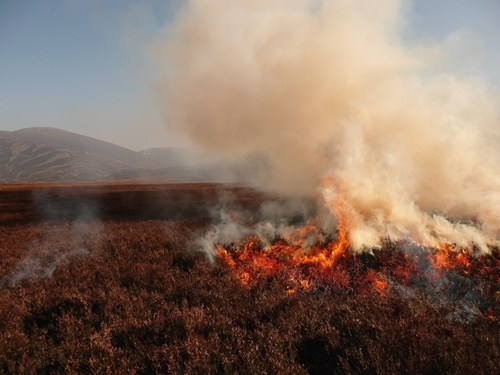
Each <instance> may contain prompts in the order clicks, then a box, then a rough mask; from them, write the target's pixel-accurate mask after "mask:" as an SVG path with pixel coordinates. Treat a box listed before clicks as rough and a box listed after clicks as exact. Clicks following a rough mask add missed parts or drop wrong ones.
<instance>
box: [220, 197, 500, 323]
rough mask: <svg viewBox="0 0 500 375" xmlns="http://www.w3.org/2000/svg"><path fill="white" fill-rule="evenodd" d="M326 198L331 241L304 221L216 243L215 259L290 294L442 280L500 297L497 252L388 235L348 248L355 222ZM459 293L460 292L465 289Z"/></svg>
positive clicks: (343, 206) (251, 281) (248, 282)
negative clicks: (366, 247)
mask: <svg viewBox="0 0 500 375" xmlns="http://www.w3.org/2000/svg"><path fill="white" fill-rule="evenodd" d="M329 198H331V197H329ZM329 202H330V204H331V207H330V208H331V210H332V212H334V213H335V216H336V217H337V219H338V224H337V236H336V238H335V239H334V240H325V238H327V236H325V235H324V233H322V231H321V230H320V229H319V228H320V226H319V225H317V224H316V223H315V222H314V220H309V221H308V222H307V223H306V225H304V226H302V227H299V228H296V229H295V230H293V231H292V232H289V233H287V234H286V235H283V236H282V237H281V238H278V239H275V240H274V242H272V243H271V244H269V243H268V242H266V241H265V240H264V239H262V238H260V237H259V236H256V235H254V236H250V237H248V238H247V239H246V240H245V241H244V242H243V243H242V244H239V245H236V244H234V243H233V244H231V245H227V244H219V245H218V246H217V254H218V257H219V259H220V260H221V261H222V262H223V263H224V264H226V265H227V266H228V267H229V268H230V269H231V270H232V271H233V273H234V274H235V276H236V277H237V279H238V280H239V281H240V283H241V285H243V286H244V287H246V288H254V287H256V286H257V285H258V284H259V283H260V282H262V281H265V280H268V279H270V278H272V279H274V280H277V281H278V282H279V283H281V284H282V285H283V290H284V292H286V293H288V294H290V295H294V294H296V293H298V292H308V291H313V290H319V289H324V288H327V289H333V290H339V291H344V292H345V291H347V292H356V293H359V294H361V295H365V296H367V295H369V294H370V293H376V294H378V295H379V296H380V297H386V296H387V295H388V294H390V293H392V292H393V291H394V289H393V287H394V286H395V285H399V286H403V287H404V288H414V289H415V290H419V288H421V289H420V290H422V291H429V290H430V291H432V290H436V292H435V293H441V292H442V288H443V285H445V288H449V290H450V293H455V294H456V293H458V292H457V290H458V289H457V288H462V287H463V288H465V287H466V286H467V285H472V287H471V288H475V289H474V290H476V291H477V290H480V291H481V292H482V293H483V292H484V293H489V294H491V295H493V297H492V298H493V300H495V301H496V300H498V301H499V302H500V297H499V296H500V290H498V289H499V288H498V283H499V282H500V259H499V258H500V256H499V255H498V252H495V253H494V254H495V255H492V256H491V257H489V258H487V257H482V258H481V257H479V258H478V257H473V255H472V252H471V249H464V248H459V247H457V246H456V245H452V244H443V245H441V246H437V247H426V246H418V245H416V244H415V243H414V242H412V241H411V240H399V241H397V242H393V241H390V240H389V239H386V240H382V241H381V243H382V246H381V248H379V249H374V250H372V251H373V253H370V252H368V253H367V252H365V253H360V252H356V251H351V249H352V246H351V243H350V240H349V231H350V229H351V228H352V227H353V225H355V223H354V222H353V214H352V210H351V208H350V206H349V204H348V202H346V201H345V200H343V199H342V198H341V197H335V199H329ZM310 238H315V239H316V242H315V243H314V244H312V242H311V241H309V239H310ZM411 254H412V255H411ZM448 275H450V276H448ZM448 277H449V278H448ZM446 278H448V279H446ZM460 278H462V279H463V280H465V279H464V278H467V279H468V280H469V281H467V282H459V281H457V280H462V279H460ZM443 279H446V280H447V281H446V282H445V283H444V284H443V283H442V282H440V280H443ZM483 279H484V281H485V282H490V281H491V282H493V283H494V285H496V286H495V287H488V288H483V287H482V286H481V285H478V283H480V282H481V280H483ZM457 283H458V284H457ZM422 285H427V286H422ZM433 288H437V289H433ZM439 288H441V289H439ZM399 290H405V289H401V288H400V289H399ZM460 293H461V295H466V294H467V293H468V291H467V290H464V291H461V292H460ZM452 298H457V297H456V296H455V297H452ZM483 315H484V316H485V317H487V318H488V319H490V320H494V319H496V317H495V315H494V314H493V313H491V309H489V308H487V307H485V310H484V312H483Z"/></svg>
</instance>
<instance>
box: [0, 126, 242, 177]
mask: <svg viewBox="0 0 500 375" xmlns="http://www.w3.org/2000/svg"><path fill="white" fill-rule="evenodd" d="M237 169H238V167H237V166H234V165H233V166H229V165H227V164H224V163H221V162H220V161H217V160H216V159H215V158H213V157H211V158H207V156H206V155H204V154H203V153H201V152H200V151H196V150H189V149H183V148H175V147H171V148H157V149H155V148H153V149H148V150H144V151H139V152H136V151H133V150H129V149H127V148H124V147H121V146H117V145H115V144H112V143H109V142H105V141H101V140H98V139H94V138H91V137H87V136H84V135H80V134H75V133H72V132H68V131H64V130H60V129H55V128H43V127H38V128H27V129H21V130H17V131H13V132H8V131H0V183H2V182H3V183H23V182H30V183H33V182H81V181H111V180H112V181H115V180H118V181H121V180H127V181H129V180H138V179H139V180H146V181H150V182H176V181H212V182H217V181H230V180H232V179H234V178H233V175H234V174H235V173H236V170H237Z"/></svg>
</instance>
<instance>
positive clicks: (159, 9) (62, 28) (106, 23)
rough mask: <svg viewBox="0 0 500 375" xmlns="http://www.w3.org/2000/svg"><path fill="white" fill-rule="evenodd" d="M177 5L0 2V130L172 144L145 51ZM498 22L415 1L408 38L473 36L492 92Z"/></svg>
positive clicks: (489, 13)
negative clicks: (53, 130) (43, 129)
mask: <svg viewBox="0 0 500 375" xmlns="http://www.w3.org/2000/svg"><path fill="white" fill-rule="evenodd" d="M179 3H182V1H159V0H146V1H132V0H121V1H120V0H107V1H106V0H48V1H37V0H0V130H15V129H20V128H24V127H31V126H53V127H58V128H61V129H65V130H69V131H73V132H77V133H81V134H85V135H89V136H92V137H96V138H99V139H103V140H106V141H110V142H113V143H117V144H120V145H122V146H125V147H128V148H131V149H134V150H140V149H144V148H148V147H159V146H172V145H178V144H179V142H182V141H180V138H179V137H177V136H175V135H174V134H171V133H169V131H168V130H167V127H166V126H165V124H164V123H163V121H162V115H161V108H160V105H159V103H158V99H157V97H156V96H155V94H154V78H153V77H154V74H153V72H152V71H151V69H150V68H151V67H150V66H149V65H148V62H147V61H146V58H145V56H144V48H143V45H144V44H145V42H146V40H148V38H149V37H151V36H153V35H154V34H155V33H156V32H157V31H158V30H159V29H160V27H161V26H162V25H164V24H166V23H168V22H169V20H170V19H171V18H172V17H173V15H174V13H175V9H176V7H177V6H178V5H179ZM498 20H500V1H498V0H440V1H433V0H415V1H414V6H413V9H412V11H411V18H410V29H409V32H408V35H407V37H408V38H409V39H413V40H418V39H422V38H423V39H429V40H430V39H442V38H445V37H446V36H447V35H449V34H450V33H452V32H454V31H456V30H467V31H469V32H471V33H473V34H474V35H475V37H476V41H480V43H478V45H479V47H478V49H477V52H478V54H480V55H482V58H481V59H479V62H477V61H476V60H474V61H476V62H475V64H476V65H477V67H476V68H477V70H478V73H479V74H481V75H483V76H484V77H485V78H486V79H487V80H488V81H490V82H491V83H492V84H493V85H497V86H498V85H499V84H500V73H499V71H500V69H498V66H499V65H500V23H499V22H498ZM458 63H461V62H458Z"/></svg>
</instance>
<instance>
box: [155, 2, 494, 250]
mask: <svg viewBox="0 0 500 375" xmlns="http://www.w3.org/2000/svg"><path fill="white" fill-rule="evenodd" d="M409 5H410V4H409V3H407V2H406V1H402V0H380V1H372V0H210V1H206V0H189V1H187V2H186V5H185V7H184V8H183V9H182V10H181V11H180V12H179V13H178V14H177V16H176V18H175V19H174V21H173V22H172V23H170V24H169V25H168V26H167V27H166V28H165V30H164V33H163V34H162V36H161V37H159V39H158V40H157V41H156V43H155V44H154V46H155V56H156V58H157V59H158V62H159V64H158V66H159V67H160V73H161V77H162V78H161V83H160V84H159V85H158V90H159V92H160V95H161V98H162V101H163V103H164V104H165V105H164V108H165V117H166V122H167V123H168V126H171V127H174V128H176V129H177V130H181V131H183V132H185V133H186V134H187V135H188V136H189V137H190V138H191V139H192V140H193V141H195V142H196V143H197V144H199V145H201V146H203V147H204V148H206V149H209V150H216V151H219V152H223V153H225V154H227V155H228V156H229V157H232V158H234V157H236V156H239V155H242V154H246V153H254V154H256V153H257V154H259V155H262V156H263V157H265V158H267V165H268V166H269V168H270V173H269V174H268V177H269V178H268V179H266V180H260V181H256V182H255V183H256V185H258V186H259V187H260V188H266V189H268V190H272V191H274V192H282V193H285V194H306V195H307V194H311V193H312V192H316V191H317V189H318V187H319V189H320V194H321V196H322V199H323V201H324V203H325V204H326V205H327V206H328V207H331V209H332V213H333V214H335V215H336V216H339V215H340V216H343V218H342V219H344V220H346V221H347V222H348V225H349V236H350V242H351V246H352V248H353V249H354V250H360V249H363V248H364V247H372V246H377V245H379V244H380V241H381V238H383V237H390V238H391V239H394V240H397V239H401V238H410V239H412V240H414V241H415V242H417V243H421V244H424V245H429V246H434V245H438V244H440V243H444V242H446V243H456V244H457V245H459V246H470V245H471V244H474V245H476V246H477V247H479V248H480V249H482V250H484V251H486V250H487V246H488V245H496V244H497V243H498V241H497V235H498V229H499V225H500V217H499V211H498V208H499V207H500V173H499V172H500V163H499V158H498V152H497V150H498V142H497V140H496V138H495V134H494V131H495V126H497V124H498V123H499V121H498V120H499V116H498V115H499V114H498V111H497V108H498V106H497V104H498V103H497V98H496V97H495V96H494V95H493V94H492V93H491V90H490V89H489V88H488V86H487V84H486V83H485V82H483V81H482V80H481V79H479V78H477V77H474V76H471V75H466V74H456V73H453V72H448V73H443V71H445V68H443V67H441V66H439V57H440V56H441V55H443V54H444V53H445V48H446V46H445V43H442V44H440V43H437V42H435V43H434V44H432V45H429V46H426V45H425V44H424V43H416V42H413V43H411V44H410V43H408V42H406V41H405V39H404V31H405V27H407V25H406V21H405V16H406V15H407V13H408V9H409ZM457 35H458V36H455V37H458V38H459V37H460V34H457ZM339 207H341V210H340V211H339ZM451 217H453V218H460V219H468V220H469V222H468V223H467V222H464V221H463V220H462V221H456V220H451V219H450V218H451ZM339 219H340V218H339ZM471 223H472V224H471Z"/></svg>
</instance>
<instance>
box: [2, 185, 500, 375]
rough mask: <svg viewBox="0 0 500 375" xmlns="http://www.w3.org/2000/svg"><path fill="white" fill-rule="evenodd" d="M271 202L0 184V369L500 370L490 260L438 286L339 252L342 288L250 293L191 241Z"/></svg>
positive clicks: (261, 286)
mask: <svg viewBox="0 0 500 375" xmlns="http://www.w3.org/2000/svg"><path fill="white" fill-rule="evenodd" d="M268 199H271V198H269V197H266V196H264V195H263V194H260V193H258V192H255V191H253V190H251V189H248V188H243V187H237V186H224V185H214V184H170V185H140V184H110V185H97V184H94V185H93V184H79V185H73V186H67V185H48V184H47V185H3V186H2V187H0V232H1V242H0V373H5V374H156V373H159V374H465V373H466V374H495V373H497V374H498V373H500V324H499V318H500V292H499V290H500V287H499V278H498V275H499V274H500V266H499V264H500V256H499V254H498V251H496V250H495V251H493V252H492V254H491V255H489V256H486V257H480V258H477V259H476V258H474V259H472V258H471V259H470V262H471V266H469V267H467V268H455V269H453V270H451V271H449V272H446V274H444V273H443V274H441V273H440V275H441V278H440V279H439V285H437V284H436V283H437V281H436V280H438V279H437V278H436V279H432V280H431V281H429V280H427V279H425V280H424V279H423V278H420V279H419V278H418V277H417V276H415V275H416V274H418V272H416V273H415V274H412V275H411V277H410V278H404V277H402V276H400V275H401V274H402V273H401V272H400V271H401V269H402V268H404V267H410V266H409V264H410V263H411V262H410V261H408V260H405V259H406V258H405V257H404V254H403V253H402V252H401V251H400V250H398V248H397V247H396V246H395V244H391V243H390V242H387V244H386V245H384V247H383V248H382V249H381V250H378V251H376V252H374V255H350V256H347V257H345V258H343V259H342V261H341V262H340V263H339V266H338V267H340V268H338V272H339V274H340V272H342V274H343V275H344V282H343V283H340V284H339V283H337V284H334V283H333V284H329V283H328V282H326V283H322V284H321V285H318V286H317V287H314V288H309V289H300V290H297V291H296V292H294V293H290V290H289V289H287V287H286V285H285V284H286V282H285V281H283V277H282V275H281V274H276V275H274V274H266V275H263V276H262V277H260V278H258V279H256V280H255V282H254V283H253V284H251V285H244V284H242V282H241V279H240V277H238V274H237V273H235V272H234V270H233V269H232V267H230V265H228V263H226V262H223V261H221V260H220V259H219V260H216V261H215V263H214V264H211V263H210V262H209V261H208V260H207V259H206V257H205V255H203V254H202V253H200V252H197V251H196V250H197V249H198V248H197V239H198V238H200V236H202V235H203V233H205V232H206V231H207V230H208V229H209V228H210V224H211V221H212V216H213V212H214V209H216V208H217V207H219V206H221V205H225V206H231V207H233V206H234V207H238V208H239V209H240V210H243V211H245V212H249V213H257V212H258V209H259V206H260V205H261V203H262V202H263V201H265V200H268ZM257 251H258V250H257ZM405 262H406V263H405ZM411 265H413V263H411ZM436 272H437V271H436ZM375 273H376V274H380V275H383V276H384V277H385V278H386V280H389V281H390V287H388V288H386V289H385V290H384V291H383V292H381V291H380V290H377V288H371V287H370V284H369V283H368V282H367V281H366V280H367V275H373V274H375ZM443 296H444V297H443Z"/></svg>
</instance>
